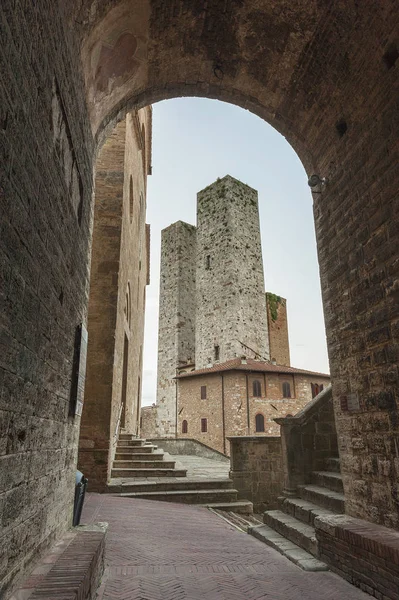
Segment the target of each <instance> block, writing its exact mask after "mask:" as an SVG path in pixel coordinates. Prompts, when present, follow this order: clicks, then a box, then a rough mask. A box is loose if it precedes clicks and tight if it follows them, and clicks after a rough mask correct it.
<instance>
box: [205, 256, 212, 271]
mask: <svg viewBox="0 0 399 600" xmlns="http://www.w3.org/2000/svg"><path fill="white" fill-rule="evenodd" d="M210 268H211V257H210V254H208V256H207V257H206V259H205V269H206V270H207V271H209V269H210Z"/></svg>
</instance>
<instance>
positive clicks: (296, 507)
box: [277, 496, 335, 527]
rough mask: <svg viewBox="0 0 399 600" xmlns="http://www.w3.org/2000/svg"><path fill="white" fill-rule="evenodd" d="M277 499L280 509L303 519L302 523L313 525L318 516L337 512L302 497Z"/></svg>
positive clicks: (300, 519)
mask: <svg viewBox="0 0 399 600" xmlns="http://www.w3.org/2000/svg"><path fill="white" fill-rule="evenodd" d="M277 501H278V505H279V508H280V510H282V511H283V512H284V513H286V514H287V515H291V516H292V517H295V519H298V520H299V521H302V523H306V524H307V525H312V527H313V526H314V520H315V518H316V517H319V516H329V515H333V514H335V513H333V512H331V511H330V510H328V509H327V508H321V507H320V506H317V504H313V502H309V501H308V500H303V499H302V498H286V497H285V496H281V497H280V498H278V499H277Z"/></svg>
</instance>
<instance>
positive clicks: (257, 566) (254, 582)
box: [83, 494, 370, 600]
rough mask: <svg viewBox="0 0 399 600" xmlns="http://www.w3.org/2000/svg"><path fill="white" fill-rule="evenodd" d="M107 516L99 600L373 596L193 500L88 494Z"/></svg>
mask: <svg viewBox="0 0 399 600" xmlns="http://www.w3.org/2000/svg"><path fill="white" fill-rule="evenodd" d="M99 521H106V522H108V523H109V530H108V539H107V544H106V572H105V576H104V579H103V583H102V585H101V588H100V590H99V597H98V600H186V599H189V600H196V599H200V600H262V599H265V600H266V599H267V600H302V599H303V600H321V598H323V600H370V596H369V595H367V594H365V593H363V592H361V591H360V590H358V589H357V588H355V587H353V586H352V585H350V584H349V583H347V582H346V581H344V580H343V579H341V578H340V577H338V576H337V575H335V574H333V573H330V572H325V573H309V572H306V571H302V570H301V569H300V568H298V567H296V566H295V565H293V564H292V563H291V562H290V561H289V560H287V559H286V558H284V557H283V556H281V555H280V554H278V553H277V552H276V551H274V550H272V549H271V548H269V547H268V546H265V545H264V544H262V543H261V542H259V541H258V540H256V539H255V538H253V537H251V536H249V535H247V534H245V533H242V532H240V531H238V530H236V529H235V528H233V527H232V526H230V525H229V524H228V523H226V522H225V521H223V520H222V519H220V518H219V517H217V516H216V515H215V514H213V513H211V512H210V511H208V510H206V509H205V508H200V507H196V506H186V505H182V504H171V503H164V502H152V501H149V500H132V499H128V498H121V497H116V496H111V495H107V494H104V495H100V494H89V495H88V497H87V499H86V504H85V509H84V514H83V522H84V523H95V522H99Z"/></svg>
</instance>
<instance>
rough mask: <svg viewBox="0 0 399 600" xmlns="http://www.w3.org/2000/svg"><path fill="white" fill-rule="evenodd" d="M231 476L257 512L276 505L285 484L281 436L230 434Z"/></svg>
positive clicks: (242, 494)
mask: <svg viewBox="0 0 399 600" xmlns="http://www.w3.org/2000/svg"><path fill="white" fill-rule="evenodd" d="M229 442H230V465H231V466H230V477H231V479H232V480H233V485H234V487H235V489H236V490H238V498H239V499H245V500H250V501H251V502H253V505H254V511H255V512H263V511H265V510H273V509H275V508H277V498H278V496H280V495H281V493H282V490H283V484H284V473H283V461H282V451H281V438H280V437H251V436H245V437H229Z"/></svg>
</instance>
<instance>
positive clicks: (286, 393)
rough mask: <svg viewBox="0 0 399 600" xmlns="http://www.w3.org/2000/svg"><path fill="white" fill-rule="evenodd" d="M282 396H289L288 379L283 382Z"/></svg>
mask: <svg viewBox="0 0 399 600" xmlns="http://www.w3.org/2000/svg"><path fill="white" fill-rule="evenodd" d="M283 398H291V386H290V384H289V383H288V381H284V383H283Z"/></svg>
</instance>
